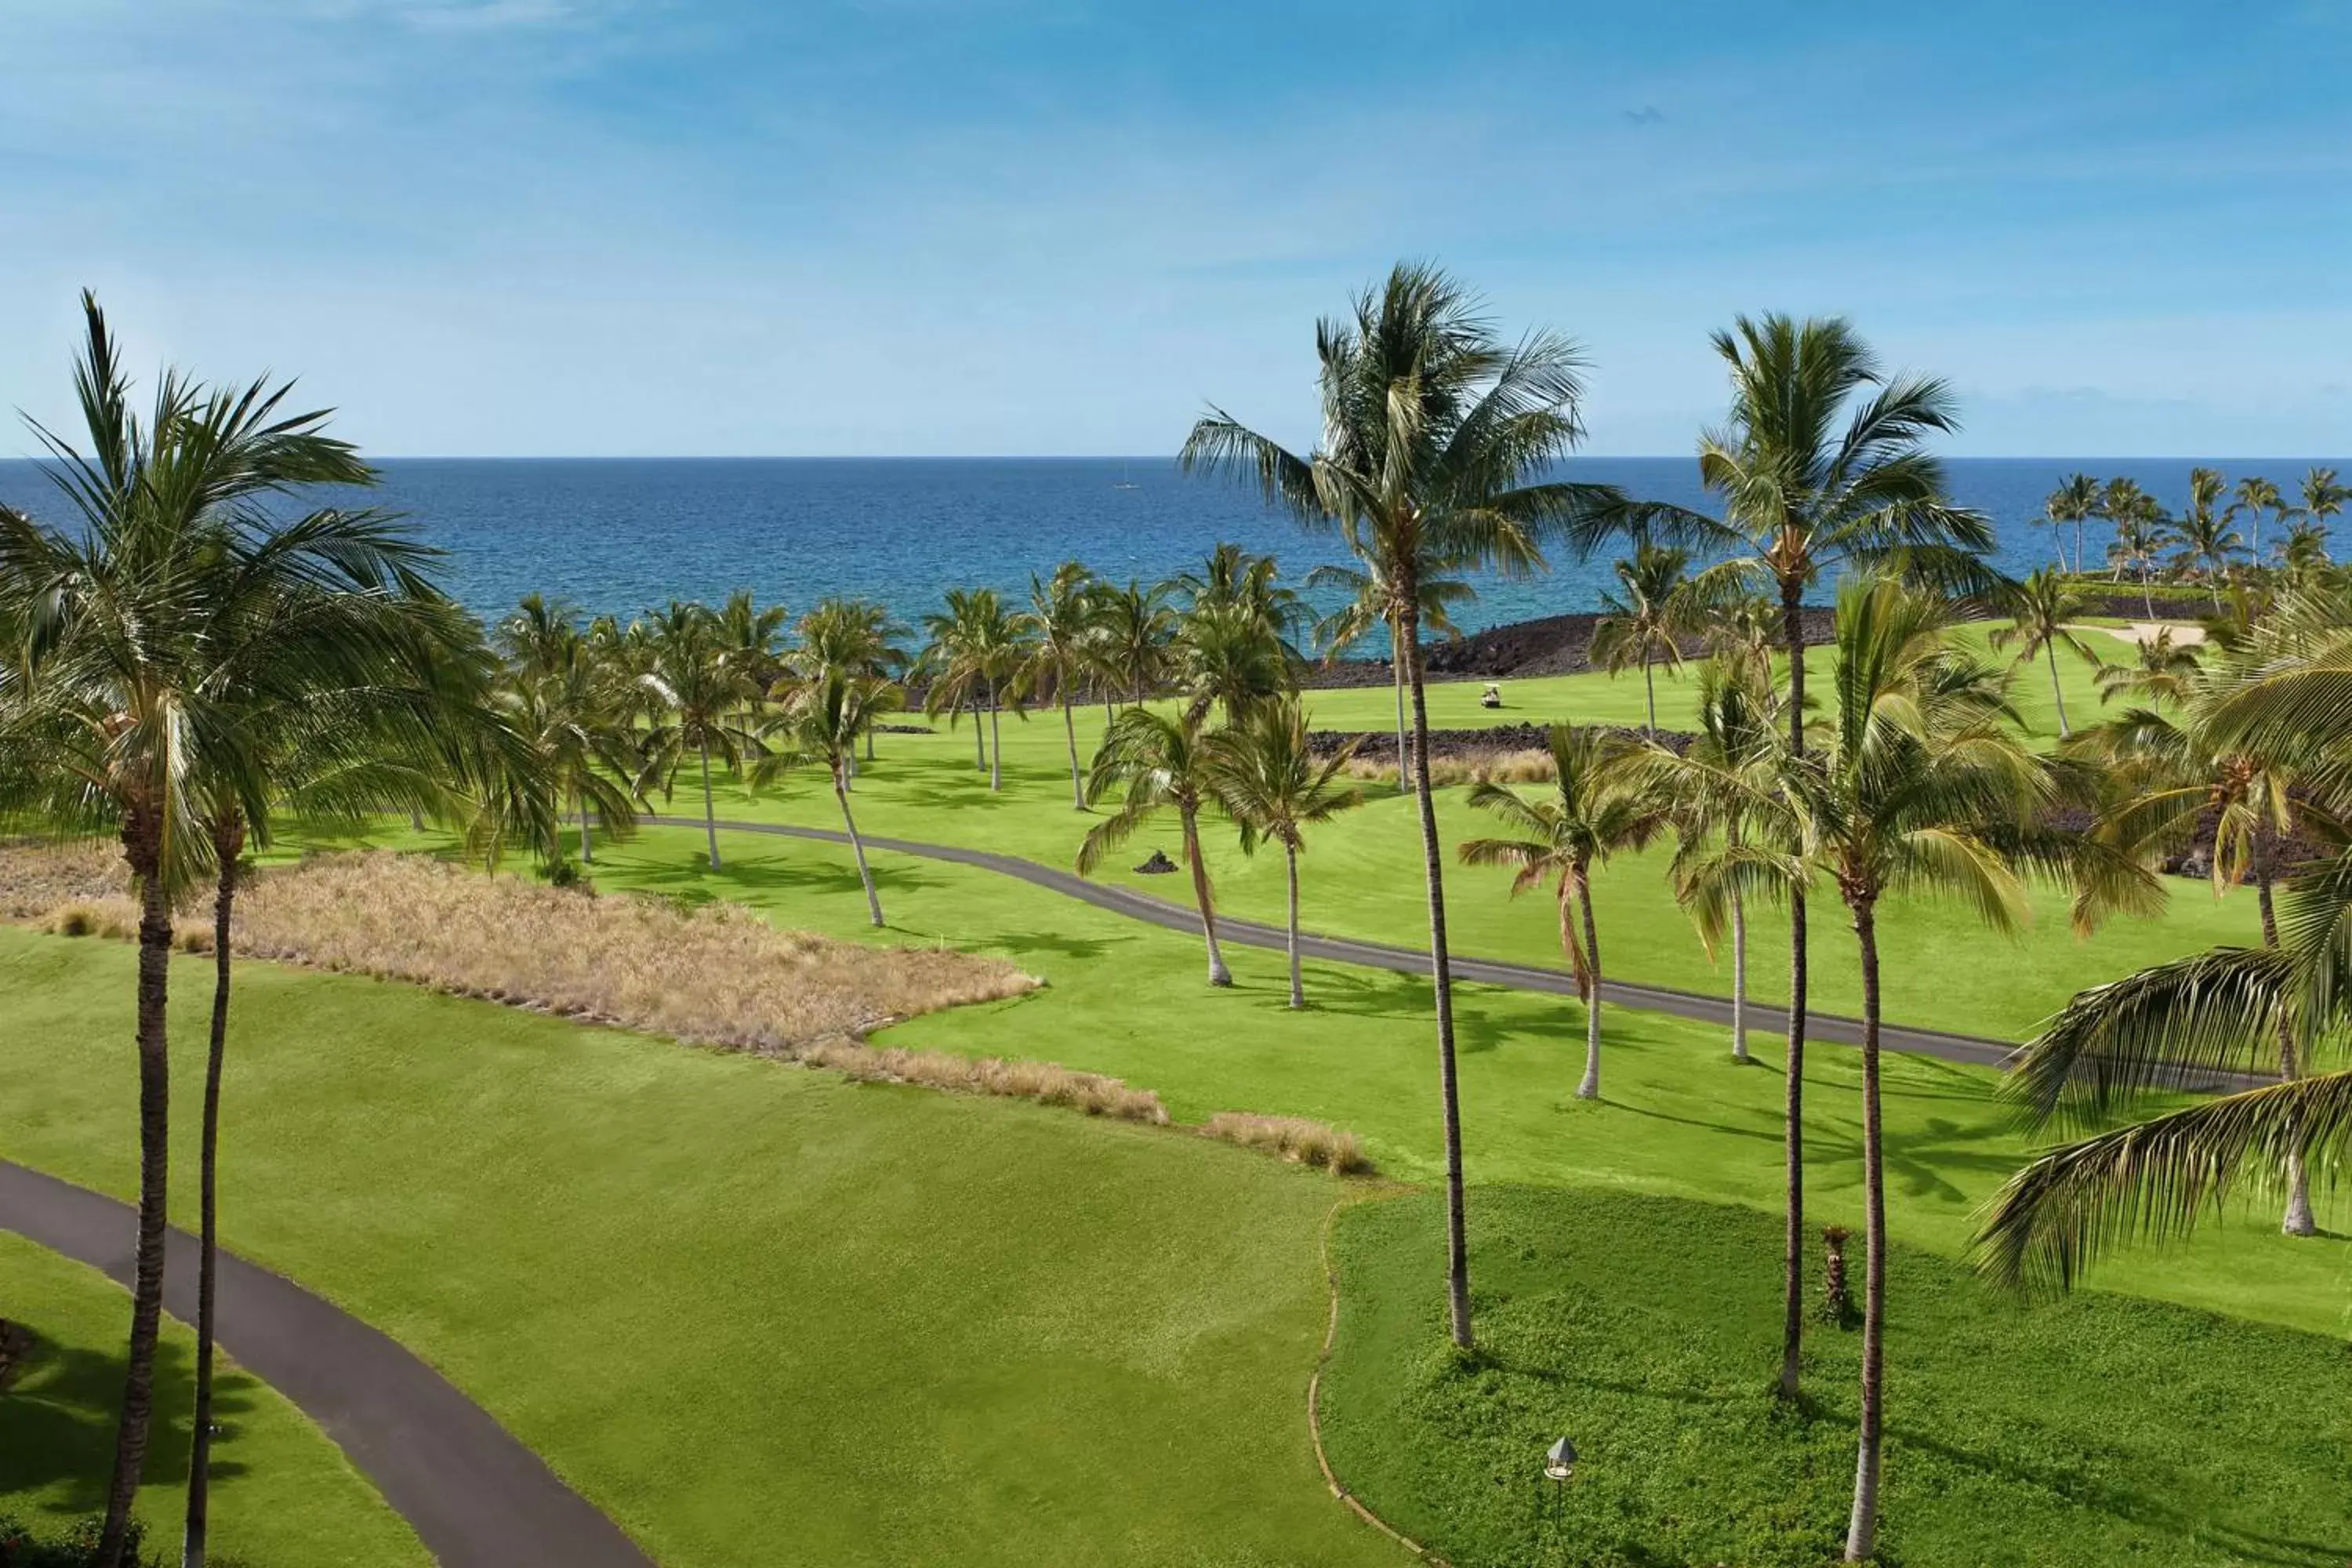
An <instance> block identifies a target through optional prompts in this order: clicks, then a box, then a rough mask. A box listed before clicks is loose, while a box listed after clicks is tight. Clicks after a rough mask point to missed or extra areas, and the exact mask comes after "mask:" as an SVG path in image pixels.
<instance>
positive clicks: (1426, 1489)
mask: <svg viewBox="0 0 2352 1568" xmlns="http://www.w3.org/2000/svg"><path fill="white" fill-rule="evenodd" d="M1470 1212H1471V1222H1472V1223H1471V1228H1472V1237H1473V1253H1472V1257H1473V1259H1474V1265H1473V1267H1474V1281H1475V1286H1476V1290H1477V1300H1478V1308H1479V1313H1480V1316H1479V1333H1480V1338H1481V1341H1482V1352H1483V1353H1482V1355H1481V1356H1480V1357H1479V1358H1477V1359H1475V1360H1474V1361H1471V1362H1467V1363H1465V1362H1461V1361H1457V1360H1456V1359H1455V1358H1454V1357H1452V1356H1451V1355H1449V1354H1448V1353H1446V1351H1445V1349H1444V1343H1443V1341H1444V1315H1443V1314H1444V1301H1443V1294H1442V1288H1441V1286H1442V1277H1441V1264H1440V1259H1441V1257H1442V1240H1443V1234H1444V1232H1443V1223H1444V1222H1443V1213H1442V1210H1441V1208H1440V1206H1439V1205H1438V1204H1437V1203H1436V1202H1435V1201H1434V1200H1433V1199H1431V1198H1428V1197H1422V1196H1416V1197H1413V1198H1409V1199H1404V1200H1401V1201H1397V1202H1392V1203H1380V1204H1366V1205H1358V1206H1356V1207H1354V1208H1352V1209H1350V1210H1349V1211H1348V1212H1346V1213H1344V1214H1343V1215H1341V1216H1340V1219H1339V1225H1338V1226H1337V1228H1336V1236H1335V1240H1334V1251H1335V1253H1336V1255H1337V1259H1338V1264H1339V1278H1340V1319H1339V1342H1338V1346H1337V1350H1336V1352H1335V1354H1334V1357H1333V1361H1332V1364H1331V1367H1330V1369H1329V1370H1328V1373H1326V1376H1325V1379H1324V1385H1323V1386H1324V1389H1325V1403H1324V1410H1323V1424H1324V1436H1325V1440H1326V1442H1327V1444H1328V1447H1329V1451H1330V1456H1331V1460H1332V1464H1333V1466H1334V1467H1335V1468H1336V1469H1337V1470H1338V1472H1339V1476H1340V1479H1342V1480H1343V1481H1345V1482H1346V1483H1347V1484H1348V1485H1349V1487H1350V1488H1352V1489H1354V1490H1355V1491H1356V1492H1357V1494H1358V1495H1359V1496H1360V1497H1361V1498H1362V1499H1363V1500H1365V1501H1366V1502H1368V1503H1369V1504H1370V1505H1371V1506H1372V1507H1373V1508H1374V1509H1376V1510H1379V1511H1381V1513H1382V1514H1383V1515H1385V1516H1386V1517H1387V1518H1389V1519H1390V1520H1391V1522H1393V1523H1394V1524H1396V1525H1397V1526H1398V1528H1400V1529H1402V1530H1403V1531H1405V1532H1406V1533H1408V1534H1410V1535H1412V1536H1414V1537H1416V1538H1417V1539H1419V1540H1421V1541H1423V1542H1428V1543H1429V1544H1430V1545H1431V1546H1432V1547H1433V1549H1434V1550H1436V1551H1438V1552H1442V1553H1444V1555H1445V1556H1447V1557H1448V1558H1450V1559H1451V1560H1452V1561H1453V1562H1454V1563H1455V1564H1456V1568H1503V1565H1505V1564H1508V1565H1509V1568H1537V1565H1542V1564H1570V1563H1575V1564H1592V1565H1596V1568H1648V1565H1651V1564H1667V1563H1740V1564H1743V1565H1746V1568H1782V1565H1785V1568H1816V1565H1818V1564H1822V1563H1828V1562H1830V1561H1832V1560H1833V1559H1834V1558H1835V1556H1836V1555H1837V1552H1838V1551H1839V1549H1840V1547H1841V1546H1842V1545H1843V1539H1844V1529H1845V1518H1846V1509H1847V1505H1848V1501H1849V1499H1850V1496H1851V1492H1850V1488H1851V1486H1852V1484H1853V1420H1854V1405H1855V1396H1854V1384H1855V1377H1856V1367H1857V1363H1858V1357H1859V1352H1860V1335H1859V1334H1858V1333H1845V1332H1840V1331H1837V1330H1836V1329H1833V1328H1829V1327H1822V1326H1817V1327H1815V1328H1814V1329H1813V1330H1812V1331H1811V1339H1810V1348H1809V1355H1808V1360H1807V1366H1806V1385H1807V1388H1808V1390H1809V1391H1810V1393H1811V1402H1810V1405H1809V1408H1807V1409H1806V1410H1804V1411H1803V1412H1802V1413H1798V1412H1792V1411H1785V1410H1781V1409H1780V1408H1778V1407H1776V1405H1775V1402H1774V1401H1773V1399H1772V1398H1771V1396H1770V1394H1769V1379H1770V1376H1771V1373H1772V1370H1773V1369H1774V1367H1775V1366H1776V1365H1777V1363H1778V1360H1779V1347H1780V1289H1779V1279H1780V1275H1779V1249H1780V1227H1779V1225H1778V1222H1777V1221H1775V1220H1773V1219H1772V1218H1770V1217H1769V1216H1768V1215H1757V1214H1753V1213H1748V1212H1746V1211H1743V1210H1739V1209H1734V1208H1723V1207H1716V1206H1712V1205H1703V1204H1695V1203H1688V1202H1682V1201H1677V1200H1674V1199H1668V1198H1654V1197H1637V1196H1629V1195H1624V1194H1601V1193H1595V1192H1580V1191H1559V1190H1537V1189H1526V1188H1505V1189H1482V1190H1479V1191H1477V1192H1474V1193H1473V1194H1472V1196H1471V1209H1470ZM1855 1274H1856V1278H1857V1282H1858V1279H1859V1274H1860V1269H1859V1265H1858V1262H1857V1265H1856V1267H1855ZM1890 1290H1891V1293H1892V1302H1893V1306H1892V1310H1891V1314H1890V1323H1889V1333H1888V1349H1887V1365H1888V1380H1887V1381H1888V1389H1889V1394H1888V1398H1889V1405H1888V1447H1887V1459H1886V1491H1885V1513H1884V1519H1885V1534H1884V1554H1885V1561H1887V1562H1889V1563H1900V1564H1904V1565H1906V1568H1935V1565H1942V1564H1952V1565H1973V1564H1979V1563H2034V1564H2049V1565H2052V1568H2057V1565H2061V1564H2077V1563H2079V1564H2084V1565H2086V1568H2087V1565H2091V1564H2107V1563H2125V1562H2129V1563H2145V1564H2167V1565H2170V1564H2180V1565H2183V1568H2187V1565H2189V1564H2224V1563H2281V1564H2310V1565H2312V1568H2321V1565H2323V1564H2325V1565H2334V1564H2340V1563H2343V1562H2344V1561H2345V1560H2346V1558H2347V1555H2352V1495H2347V1490H2346V1489H2345V1486H2344V1456H2345V1455H2346V1454H2347V1452H2352V1354H2347V1351H2346V1349H2345V1346H2344V1345H2343V1344H2342V1342H2339V1341H2336V1340H2331V1339H2327V1338H2325V1337H2322V1336H2318V1335H2312V1334H2302V1333H2296V1332H2294V1331H2288V1330H2283V1329H2273V1328H2267V1327H2259V1326H2255V1325H2252V1324H2247V1323H2242V1322H2236V1321H2230V1320H2227V1319H2222V1318H2217V1317H2213V1316H2210V1315H2208V1314H2205V1313H2201V1312H2196V1311H2190V1310H2184V1309H2180V1308H2177V1307H2168V1306H2160V1305H2156V1304H2152V1303H2148V1302H2142V1301H2132V1300H2124V1299H2122V1298H2118V1297H2113V1296H2104V1295H2085V1296H2081V1297H2077V1298H2074V1299H2072V1300H2060V1301H2050V1302H2042V1303H2038V1304H2035V1305H2032V1306H2030V1307H2028V1306H2021V1305H2019V1304H2018V1303H2016V1302H2014V1301H2012V1300H2009V1299H2007V1298H2004V1297H1999V1296H1996V1295H1993V1294H1991V1293H1990V1292H1988V1291H1987V1290H1986V1289H1983V1288H1982V1287H1981V1286H1979V1284H1978V1283H1977V1282H1976V1280H1975V1279H1973V1278H1972V1277H1971V1276H1969V1275H1968V1274H1966V1273H1965V1272H1963V1271H1962V1270H1961V1269H1960V1268H1958V1267H1957V1266H1955V1265H1954V1264H1952V1263H1950V1262H1948V1261H1946V1260H1944V1259H1942V1258H1935V1257H1932V1256H1930V1255H1927V1254H1924V1253H1920V1252H1916V1251H1911V1250H1905V1249H1898V1251H1897V1252H1896V1254H1895V1257H1894V1258H1892V1259H1891V1268H1890ZM1563 1433H1564V1434H1567V1435H1568V1436H1571V1437H1573V1438H1574V1440H1575V1442H1576V1444H1577V1447H1578V1448H1579V1449H1580V1451H1581V1453H1582V1456H1583V1462H1582V1464H1581V1466H1580V1468H1579V1471H1578V1475H1577V1479H1576V1480H1575V1482H1574V1483H1573V1484H1572V1485H1571V1486H1570V1487H1569V1488H1568V1489H1566V1491H1565V1492H1559V1491H1557V1490H1556V1489H1553V1488H1552V1487H1551V1486H1550V1485H1549V1483H1548V1482H1545V1481H1543V1480H1542V1479H1540V1475H1539V1471H1540V1468H1541V1462H1542V1456H1543V1452H1544V1449H1545V1447H1546V1446H1547V1445H1548V1444H1549V1442H1550V1441H1551V1440H1552V1439H1553V1438H1554V1437H1557V1436H1560V1435H1562V1434H1563Z"/></svg>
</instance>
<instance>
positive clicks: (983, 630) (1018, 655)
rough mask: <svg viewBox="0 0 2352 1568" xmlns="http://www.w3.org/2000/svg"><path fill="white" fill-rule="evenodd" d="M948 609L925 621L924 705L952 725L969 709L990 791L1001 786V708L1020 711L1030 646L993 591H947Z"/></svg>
mask: <svg viewBox="0 0 2352 1568" xmlns="http://www.w3.org/2000/svg"><path fill="white" fill-rule="evenodd" d="M947 605H948V607H947V610H946V612H945V613H944V614H934V615H929V616H924V617H923V625H924V627H925V629H926V630H928V631H929V633H930V637H931V641H930V646H929V647H927V648H926V649H925V650H924V652H923V662H924V663H925V664H926V665H927V666H928V667H929V669H930V671H931V689H930V694H929V698H928V699H927V700H926V701H925V704H924V706H925V707H926V708H928V709H929V710H930V711H931V712H933V713H940V712H945V713H947V714H948V716H949V719H948V721H949V722H950V723H951V724H952V723H953V722H954V721H955V715H956V714H957V713H959V712H961V710H963V709H964V708H966V707H969V708H970V709H971V723H972V739H973V742H974V744H975V745H976V746H978V747H979V749H980V752H981V755H980V763H981V765H982V767H985V768H986V769H987V770H988V787H989V788H990V789H991V790H1002V789H1003V787H1004V756H1003V731H1002V730H1001V729H1000V728H999V725H1000V723H1001V715H1002V714H1003V710H1004V706H1005V704H1006V703H1008V702H1010V703H1011V704H1013V710H1014V711H1016V712H1018V711H1020V710H1021V705H1022V697H1021V689H1020V684H1019V678H1020V672H1021V667H1022V664H1023V662H1024V659H1025V658H1027V657H1028V643H1027V639H1026V637H1024V635H1023V632H1022V627H1021V624H1020V622H1019V621H1018V620H1017V619H1016V618H1015V617H1014V616H1013V612H1011V611H1010V610H1008V609H1006V608H1005V607H1004V602H1003V600H1002V599H1000V598H998V597H997V594H996V590H995V589H993V588H950V589H949V590H948V599H947ZM983 709H985V710H987V713H988V739H987V742H986V743H985V744H984V745H982V744H981V742H980V715H981V711H982V710H983Z"/></svg>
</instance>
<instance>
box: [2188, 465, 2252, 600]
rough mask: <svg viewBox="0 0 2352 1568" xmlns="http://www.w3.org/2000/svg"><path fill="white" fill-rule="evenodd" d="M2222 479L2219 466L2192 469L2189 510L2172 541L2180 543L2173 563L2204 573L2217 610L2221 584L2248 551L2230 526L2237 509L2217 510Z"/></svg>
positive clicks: (2190, 470)
mask: <svg viewBox="0 0 2352 1568" xmlns="http://www.w3.org/2000/svg"><path fill="white" fill-rule="evenodd" d="M2223 482H2224V481H2223V480H2222V478H2221V473H2220V471H2219V470H2218V469H2214V468H2191V469H2189V510H2187V511H2185V512H2183V513H2181V514H2180V517H2179V520H2178V521H2175V522H2174V523H2173V525H2172V536H2173V540H2174V542H2176V543H2178V544H2179V546H2180V553H2179V555H2178V556H2177V557H2175V558H2174V564H2175V565H2176V566H2177V567H2178V568H2179V570H2181V571H2183V572H2193V571H2200V570H2201V571H2203V572H2204V573H2205V574H2206V581H2207V583H2208V584H2210V586H2211V588H2212V591H2213V608H2214V610H2215V611H2216V612H2217V613H2218V612H2219V611H2220V610H2221V584H2222V582H2223V580H2224V579H2226V578H2227V577H2228V576H2229V574H2230V571H2231V567H2232V566H2234V565H2235V564H2236V563H2237V559H2238V557H2239V556H2240V555H2241V554H2242V553H2243V552H2244V551H2245V542H2244V541H2243V540H2242V539H2240V538H2239V537H2238V531H2237V530H2236V529H2234V528H2231V526H2230V519H2231V517H2232V516H2234V515H2235V513H2236V510H2237V509H2236V508H2234V507H2232V508H2231V509H2230V510H2228V511H2218V510H2215V508H2216V507H2217V506H2218V505H2219V504H2220V502H2221V488H2222V484H2223Z"/></svg>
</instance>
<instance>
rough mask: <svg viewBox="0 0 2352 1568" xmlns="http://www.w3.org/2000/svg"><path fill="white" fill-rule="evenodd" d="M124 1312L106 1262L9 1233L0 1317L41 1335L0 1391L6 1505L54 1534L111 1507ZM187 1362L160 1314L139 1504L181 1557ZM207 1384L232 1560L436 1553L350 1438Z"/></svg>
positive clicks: (292, 1565) (264, 1563) (378, 1565)
mask: <svg viewBox="0 0 2352 1568" xmlns="http://www.w3.org/2000/svg"><path fill="white" fill-rule="evenodd" d="M126 1054H127V1052H126ZM13 1088H14V1086H13V1085H12V1089H13ZM12 1098H13V1095H12ZM130 1316H131V1309H130V1298H129V1297H127V1296H126V1295H124V1294H123V1292H122V1290H121V1288H120V1287H118V1286H116V1285H115V1283H114V1282H113V1281H112V1280H110V1279H107V1278H106V1276H104V1275H103V1274H100V1272H99V1271H98V1270H96V1269H94V1268H84V1267H83V1266H82V1265H80V1264H79V1263H75V1262H71V1261H69V1260H68V1259H66V1258H60V1257H58V1255H57V1254H55V1253H53V1252H48V1251H46V1250H44V1249H42V1248H41V1247H36V1246H34V1245H33V1244H32V1243H31V1242H29V1241H26V1240H25V1239H24V1238H23V1237H17V1236H15V1235H12V1234H10V1233H8V1232H6V1231H0V1317H5V1318H7V1319H9V1320H10V1321H14V1322H16V1323H20V1324H22V1325H24V1326H25V1327H26V1328H27V1329H29V1330H30V1331H32V1333H33V1334H34V1336H35V1341H34V1343H35V1349H34V1352H33V1354H32V1357H31V1360H30V1362H29V1363H28V1364H27V1365H26V1369H25V1373H24V1375H23V1377H22V1378H21V1380H19V1381H18V1382H17V1383H16V1384H15V1385H14V1386H13V1387H11V1388H10V1389H9V1391H8V1392H7V1393H6V1394H0V1515H5V1514H14V1515H15V1516H16V1517H17V1518H18V1519H20V1520H22V1521H24V1522H25V1523H26V1524H28V1525H31V1526H33V1527H34V1528H35V1529H36V1530H37V1531H40V1532H41V1533H43V1534H45V1535H46V1534H52V1533H55V1532H57V1531H61V1530H63V1529H64V1528H65V1527H66V1526H68V1525H69V1524H71V1523H72V1522H73V1521H75V1520H78V1519H80V1518H84V1517H86V1516H88V1515H90V1514H94V1513H98V1512H100V1511H101V1510H103V1509H104V1508H105V1506H106V1497H105V1494H104V1491H103V1489H102V1488H101V1482H102V1481H103V1479H104V1478H105V1475H106V1472H107V1467H108V1465H109V1463H110V1461H111V1460H112V1458H113V1455H114V1425H115V1422H114V1415H115V1408H116V1405H118V1404H119V1402H120V1401H121V1397H122V1356H123V1341H124V1337H125V1335H126V1334H127V1333H128V1331H129V1324H130ZM194 1366H195V1337H194V1334H192V1333H190V1332H189V1331H188V1330H187V1329H185V1328H184V1327H183V1326H182V1325H181V1324H179V1323H177V1322H175V1321H171V1320H169V1319H167V1320H165V1322H164V1330H163V1343H162V1349H161V1350H160V1351H159V1352H157V1363H156V1377H155V1398H156V1408H157V1410H158V1411H159V1412H161V1413H162V1418H161V1419H159V1420H158V1421H157V1423H156V1426H155V1430H154V1436H153V1439H152V1446H151V1447H150V1448H149V1449H148V1457H147V1478H148V1479H147V1484H146V1487H145V1488H144V1489H142V1491H141V1493H140V1496H139V1512H140V1515H141V1517H142V1518H143V1519H144V1520H145V1521H147V1523H148V1527H149V1531H150V1535H149V1539H150V1541H151V1542H152V1543H154V1545H156V1546H157V1547H163V1546H165V1545H167V1544H168V1545H171V1546H172V1547H173V1548H174V1550H173V1551H171V1552H169V1553H168V1555H170V1556H171V1557H172V1558H173V1561H177V1560H178V1552H177V1551H176V1545H177V1542H178V1541H179V1524H180V1518H181V1514H182V1510H183V1509H184V1494H185V1488H186V1486H187V1470H188V1411H189V1409H190V1408H191V1405H192V1402H193V1400H194V1392H193V1389H194V1376H195V1372H194ZM214 1397H215V1401H216V1404H215V1409H216V1410H217V1411H218V1412H219V1413H220V1414H219V1419H220V1422H221V1425H222V1426H223V1427H224V1431H223V1433H222V1435H221V1436H220V1437H219V1439H218V1440H217V1441H216V1442H215V1446H214V1448H213V1471H212V1473H213V1524H214V1529H213V1544H214V1548H215V1561H216V1562H219V1563H222V1564H224V1568H226V1564H230V1563H250V1564H253V1565H254V1568H312V1565H316V1568H425V1565H426V1564H429V1563H431V1562H432V1558H431V1556H430V1555H428V1554H427V1553H426V1552H425V1548H424V1546H423V1545H422V1544H421V1543H420V1542H418V1541H417V1539H416V1537H415V1534H414V1533H413V1532H411V1531H410V1530H409V1528H408V1526H407V1524H406V1523H404V1521H402V1520H401V1518H400V1517H399V1516H398V1515H397V1514H395V1513H394V1512H393V1511H392V1510H391V1509H390V1508H388V1507H387V1506H385V1504H384V1501H383V1499H382V1498H380V1497H378V1496H377V1495H376V1492H375V1489H374V1488H373V1486H371V1485H369V1483H368V1481H367V1479H366V1478H364V1477H362V1475H360V1473H359V1472H358V1471H356V1470H354V1469H353V1468H352V1466H351V1464H350V1462H349V1461H348V1460H346V1459H345V1458H343V1456H342V1452H341V1450H340V1449H338V1448H337V1447H335V1445H334V1444H333V1442H331V1440H330V1439H329V1438H328V1437H327V1436H326V1435H325V1434H324V1433H322V1432H320V1430H319V1429H318V1428H317V1427H316V1426H312V1425H311V1424H310V1421H309V1419H308V1418H307V1417H305V1416H304V1415H302V1414H301V1413H300V1412H299V1411H298V1410H296V1409H295V1408H294V1407H293V1406H292V1405H289V1404H287V1403H286V1401H285V1400H283V1399H282V1398H280V1397H279V1396H278V1394H276V1393H274V1392H273V1391H272V1390H270V1389H269V1388H268V1387H266V1386H264V1385H263V1384H260V1383H258V1382H257V1381H255V1380H254V1379H253V1378H251V1377H248V1376H247V1375H246V1374H245V1373H242V1372H239V1371H237V1370H236V1368H235V1367H233V1366H232V1367H228V1368H226V1369H225V1372H224V1374H223V1375H222V1376H221V1378H220V1379H219V1382H218V1384H217V1386H216V1388H215V1394H214Z"/></svg>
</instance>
